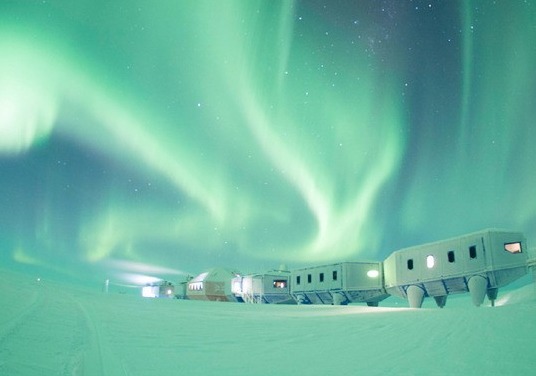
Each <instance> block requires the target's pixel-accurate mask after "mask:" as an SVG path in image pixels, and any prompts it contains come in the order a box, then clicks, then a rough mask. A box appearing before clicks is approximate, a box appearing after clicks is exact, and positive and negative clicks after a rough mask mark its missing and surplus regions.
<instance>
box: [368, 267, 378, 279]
mask: <svg viewBox="0 0 536 376" xmlns="http://www.w3.org/2000/svg"><path fill="white" fill-rule="evenodd" d="M379 275H380V272H379V271H377V270H375V269H372V270H369V271H368V272H367V277H369V278H377V277H378V276H379Z"/></svg>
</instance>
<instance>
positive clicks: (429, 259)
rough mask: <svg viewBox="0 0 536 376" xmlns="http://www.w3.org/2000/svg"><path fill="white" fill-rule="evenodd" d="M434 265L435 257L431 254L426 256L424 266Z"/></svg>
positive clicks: (430, 267) (431, 266)
mask: <svg viewBox="0 0 536 376" xmlns="http://www.w3.org/2000/svg"><path fill="white" fill-rule="evenodd" d="M434 265H435V258H434V256H432V255H429V256H426V267H427V268H428V269H432V268H433V267H434Z"/></svg>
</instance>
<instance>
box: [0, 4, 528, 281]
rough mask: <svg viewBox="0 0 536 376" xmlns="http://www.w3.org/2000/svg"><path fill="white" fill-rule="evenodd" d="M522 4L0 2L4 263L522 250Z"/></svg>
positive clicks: (96, 268) (118, 272)
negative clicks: (515, 233) (487, 240)
mask: <svg viewBox="0 0 536 376" xmlns="http://www.w3.org/2000/svg"><path fill="white" fill-rule="evenodd" d="M535 117H536V1H517V0H504V1H469V0H467V1H465V0H464V1H462V0H460V1H454V0H452V1H441V2H437V1H403V0H393V1H379V0H378V1H369V0H361V1H333V0H330V1H326V0H325V1H296V2H294V3H293V2H291V1H252V0H248V1H246V0H243V1H227V0H226V1H219V0H210V1H208V0H207V1H199V0H196V1H172V0H170V1H133V0H124V1H122V0H114V1H109V0H105V1H97V0H87V1H9V0H8V1H2V2H0V183H1V184H0V263H1V265H3V266H5V267H9V268H13V269H18V270H25V271H27V272H31V273H37V274H39V273H41V274H47V273H49V274H51V275H52V274H53V275H56V276H61V277H62V278H74V279H76V280H86V281H90V282H91V281H93V282H98V281H102V280H104V279H106V278H109V279H110V280H111V281H112V282H113V283H118V284H120V283H125V284H129V283H145V282H148V281H150V280H151V278H150V277H164V278H175V279H180V278H182V277H181V275H182V274H187V273H189V274H194V275H195V274H197V273H199V272H201V271H203V270H205V269H207V268H209V267H213V266H224V267H231V268H235V269H237V270H240V271H243V272H252V271H263V270H268V269H273V268H277V267H278V266H279V265H280V264H282V263H285V264H287V265H288V266H289V267H291V268H292V267H301V266H307V265H316V264H321V263H327V262H338V261H355V260H371V259H372V260H383V259H384V258H385V257H386V256H387V255H389V254H390V253H391V252H392V251H394V250H396V249H400V248H403V247H407V246H411V245H417V244H420V243H423V242H429V241H435V240H440V239H443V238H448V237H452V236H456V235H460V234H464V233H467V232H472V231H476V230H480V229H483V228H488V227H498V228H506V229H512V230H521V231H524V232H525V234H526V235H527V237H528V240H529V244H533V242H534V241H536V194H535V192H536V126H535V122H534V118H535Z"/></svg>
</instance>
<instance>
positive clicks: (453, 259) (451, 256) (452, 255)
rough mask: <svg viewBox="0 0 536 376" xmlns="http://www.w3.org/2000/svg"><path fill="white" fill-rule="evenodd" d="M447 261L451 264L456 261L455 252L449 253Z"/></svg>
mask: <svg viewBox="0 0 536 376" xmlns="http://www.w3.org/2000/svg"><path fill="white" fill-rule="evenodd" d="M447 259H448V260H449V262H454V261H456V259H455V257H454V251H449V253H447Z"/></svg>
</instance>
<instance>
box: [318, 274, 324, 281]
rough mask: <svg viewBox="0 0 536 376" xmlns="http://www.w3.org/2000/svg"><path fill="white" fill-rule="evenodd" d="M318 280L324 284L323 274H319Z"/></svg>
mask: <svg viewBox="0 0 536 376" xmlns="http://www.w3.org/2000/svg"><path fill="white" fill-rule="evenodd" d="M318 278H319V279H320V282H324V273H320V275H319V276H318Z"/></svg>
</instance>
